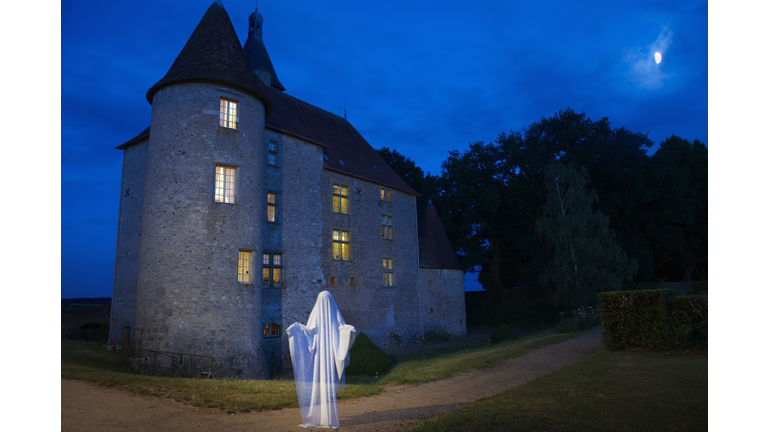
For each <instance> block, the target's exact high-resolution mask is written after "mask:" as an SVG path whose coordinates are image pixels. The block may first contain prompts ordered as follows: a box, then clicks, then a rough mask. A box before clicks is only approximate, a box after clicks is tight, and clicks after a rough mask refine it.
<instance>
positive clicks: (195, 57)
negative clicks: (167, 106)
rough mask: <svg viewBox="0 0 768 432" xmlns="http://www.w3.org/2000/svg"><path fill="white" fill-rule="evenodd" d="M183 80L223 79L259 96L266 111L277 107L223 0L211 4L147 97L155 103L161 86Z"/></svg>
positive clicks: (226, 82) (268, 111) (225, 83)
mask: <svg viewBox="0 0 768 432" xmlns="http://www.w3.org/2000/svg"><path fill="white" fill-rule="evenodd" d="M183 82H209V83H221V84H224V85H227V86H231V87H234V88H237V89H239V90H242V91H244V92H246V93H249V94H251V95H253V96H254V97H256V98H257V99H259V100H260V101H261V102H262V103H263V104H264V108H265V111H266V115H269V114H270V113H271V112H272V109H273V108H272V102H271V101H270V100H269V99H268V98H267V96H266V94H267V92H268V90H267V89H266V88H264V85H263V84H262V83H261V82H260V81H259V79H258V78H257V77H256V76H255V75H254V74H253V71H252V69H251V68H250V66H249V65H248V60H247V59H246V58H245V53H244V52H243V49H242V48H241V47H240V41H239V40H238V38H237V33H235V29H234V28H233V27H232V22H231V21H230V19H229V15H228V14H227V11H226V10H224V7H223V5H222V3H221V0H216V1H215V2H213V4H212V5H211V7H209V8H208V11H207V12H206V13H205V15H204V16H203V19H201V20H200V23H199V24H198V25H197V28H195V31H194V32H193V33H192V36H190V38H189V40H188V41H187V44H186V45H184V49H182V50H181V53H180V54H179V56H178V57H176V61H174V62H173V65H172V66H171V68H170V69H169V70H168V73H167V74H165V77H163V79H161V80H160V81H158V82H157V83H156V84H155V85H153V86H152V87H151V88H150V89H149V91H147V100H148V101H149V103H150V104H151V103H152V100H153V98H154V96H155V93H156V92H157V91H158V90H160V89H161V88H163V87H165V86H167V85H170V84H176V83H183Z"/></svg>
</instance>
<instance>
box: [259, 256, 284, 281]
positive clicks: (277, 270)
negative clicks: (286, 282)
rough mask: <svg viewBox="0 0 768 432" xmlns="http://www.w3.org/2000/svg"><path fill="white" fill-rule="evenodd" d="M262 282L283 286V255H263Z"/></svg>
mask: <svg viewBox="0 0 768 432" xmlns="http://www.w3.org/2000/svg"><path fill="white" fill-rule="evenodd" d="M261 265H262V267H261V284H262V285H264V286H271V287H275V288H281V287H282V286H283V279H284V278H285V276H284V275H283V255H282V254H279V253H264V254H262V255H261Z"/></svg>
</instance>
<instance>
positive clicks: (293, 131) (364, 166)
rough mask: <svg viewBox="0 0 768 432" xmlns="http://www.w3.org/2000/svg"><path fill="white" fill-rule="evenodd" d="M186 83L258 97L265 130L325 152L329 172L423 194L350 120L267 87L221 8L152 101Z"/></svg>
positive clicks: (183, 53) (202, 23) (205, 19)
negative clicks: (219, 86)
mask: <svg viewBox="0 0 768 432" xmlns="http://www.w3.org/2000/svg"><path fill="white" fill-rule="evenodd" d="M265 52H266V49H265ZM270 65H271V63H270ZM230 69H232V70H230ZM185 81H210V82H220V83H222V84H226V85H231V86H234V87H236V88H239V89H241V90H243V91H248V92H250V93H251V94H254V95H257V96H258V97H259V98H260V99H261V100H262V101H265V106H267V108H268V109H267V118H266V124H265V126H266V128H267V129H271V130H274V131H277V132H280V133H283V134H287V135H291V136H294V137H296V138H299V139H301V140H303V141H306V142H309V143H312V144H316V145H319V146H321V147H323V155H324V156H325V157H327V160H325V158H324V160H323V168H324V169H327V170H331V171H336V172H339V173H342V174H346V175H348V176H352V177H357V178H360V179H363V180H367V181H370V182H373V183H378V184H380V185H383V186H387V187H390V188H392V189H397V190H399V191H401V192H405V193H407V194H411V195H419V194H418V193H417V192H416V191H415V190H413V189H412V188H411V187H410V186H408V185H407V184H406V183H405V182H404V181H403V179H401V178H400V176H399V175H397V173H395V171H394V170H393V169H392V168H390V166H389V165H388V164H387V163H386V162H384V159H382V158H381V156H379V154H378V153H377V152H376V150H374V149H373V147H371V145H370V144H368V142H367V141H366V140H365V138H363V136H362V135H360V133H359V132H358V131H357V130H356V129H355V128H354V127H353V126H352V125H351V124H350V123H349V122H348V121H347V120H346V119H344V118H341V117H339V116H337V115H335V114H331V113H329V112H327V111H325V110H323V109H320V108H318V107H316V106H314V105H310V104H308V103H306V102H304V101H302V100H299V99H297V98H295V97H293V96H290V95H288V94H285V93H283V92H281V91H280V90H278V89H275V88H271V87H268V86H267V85H265V84H264V83H263V82H262V81H261V79H259V78H258V77H257V76H256V74H255V73H254V72H253V71H252V70H251V69H250V66H249V65H248V60H247V59H246V57H245V51H244V50H243V48H242V47H240V44H239V42H238V39H237V35H236V34H235V30H234V28H232V23H231V21H230V20H229V15H227V12H226V11H225V10H224V8H223V7H221V6H220V5H219V4H218V3H214V4H212V5H211V7H210V8H208V11H207V12H206V13H205V16H203V19H202V20H200V24H198V26H197V28H196V29H195V31H194V32H193V33H192V36H191V37H190V38H189V41H188V42H187V44H186V45H185V46H184V49H183V50H182V51H181V54H179V56H178V57H177V58H176V61H175V62H174V63H173V66H171V69H170V70H169V71H168V73H167V74H166V76H165V77H164V78H163V79H161V80H160V81H158V82H157V84H155V85H154V86H152V88H150V89H149V91H148V92H147V100H148V101H149V102H150V104H151V103H152V97H153V95H154V93H155V92H156V91H157V90H158V89H160V88H161V87H163V86H165V85H169V84H171V83H178V82H185ZM149 134H150V128H146V129H145V130H144V131H143V132H141V133H140V134H139V135H137V136H136V137H134V138H132V139H131V140H129V141H127V142H125V143H123V144H121V145H119V146H117V147H116V148H117V149H121V150H122V149H125V148H126V147H128V146H130V145H133V144H137V143H139V142H141V141H143V140H144V139H145V138H148V137H149ZM342 162H343V163H342Z"/></svg>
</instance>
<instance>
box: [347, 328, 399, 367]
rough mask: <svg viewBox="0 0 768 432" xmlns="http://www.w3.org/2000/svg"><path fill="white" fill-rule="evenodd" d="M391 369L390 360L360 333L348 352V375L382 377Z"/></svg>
mask: <svg viewBox="0 0 768 432" xmlns="http://www.w3.org/2000/svg"><path fill="white" fill-rule="evenodd" d="M391 368H392V359H391V358H389V356H388V355H387V354H386V353H384V351H382V350H381V348H379V347H377V346H376V344H374V343H373V341H371V340H370V339H369V338H368V336H366V335H365V333H363V332H360V333H358V334H357V337H356V338H355V343H354V344H352V348H350V350H349V365H348V366H347V369H346V373H347V374H348V375H370V376H374V375H376V374H379V375H382V374H384V373H386V372H389V369H391Z"/></svg>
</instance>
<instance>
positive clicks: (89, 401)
mask: <svg viewBox="0 0 768 432" xmlns="http://www.w3.org/2000/svg"><path fill="white" fill-rule="evenodd" d="M600 335H601V332H600V331H597V332H594V333H590V334H588V335H584V336H580V337H577V338H575V339H571V340H569V341H566V342H563V343H559V344H557V345H552V346H549V347H546V348H542V349H540V350H536V351H532V352H529V353H528V354H525V355H523V356H522V357H518V358H516V359H510V360H507V361H505V362H504V363H503V364H501V365H500V366H497V367H495V368H492V369H485V370H471V371H469V372H465V373H462V374H459V375H457V376H454V377H452V378H448V379H445V380H440V381H433V382H429V383H425V384H417V385H407V386H389V387H386V388H385V391H384V393H382V394H380V395H377V396H373V397H369V398H361V399H355V400H351V401H345V402H340V403H339V417H340V422H341V427H340V428H339V429H338V430H339V431H341V432H349V431H354V432H359V431H364V432H365V431H405V430H410V429H411V428H413V427H414V425H415V424H416V423H417V422H418V419H420V418H424V417H428V416H431V415H434V414H437V413H439V412H443V411H450V410H454V409H457V408H461V407H465V406H467V405H469V404H470V403H472V402H474V401H475V400H477V399H480V398H483V397H487V396H491V395H494V394H496V393H499V392H501V391H504V390H507V389H510V388H513V387H516V386H519V385H520V384H523V383H526V382H528V381H531V380H533V379H535V378H537V377H539V376H541V375H544V374H546V373H549V372H553V371H555V370H557V369H559V368H561V367H563V366H566V365H569V364H571V363H574V362H576V361H578V360H581V359H583V358H585V357H587V356H589V355H590V354H592V353H594V352H596V351H598V350H600V349H601V348H602V346H601V344H600ZM299 423H301V414H300V413H299V410H298V408H289V409H282V410H275V411H266V412H251V413H247V414H240V413H238V414H236V415H227V414H225V413H224V412H222V411H219V410H214V409H210V408H205V409H202V408H200V409H197V408H194V407H192V406H190V405H184V404H182V403H179V402H174V401H171V400H169V399H161V398H158V397H153V396H140V395H136V394H133V393H130V392H127V391H124V390H115V389H109V388H105V387H102V386H99V385H96V384H91V383H87V382H82V381H72V380H62V381H61V430H62V431H87V432H92V431H147V430H162V431H171V432H175V431H179V432H182V431H184V432H187V431H189V430H193V431H194V430H199V431H226V432H238V431H248V432H252V431H254V430H258V431H281V432H282V431H306V430H307V429H304V428H301V427H299V426H298V425H299Z"/></svg>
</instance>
